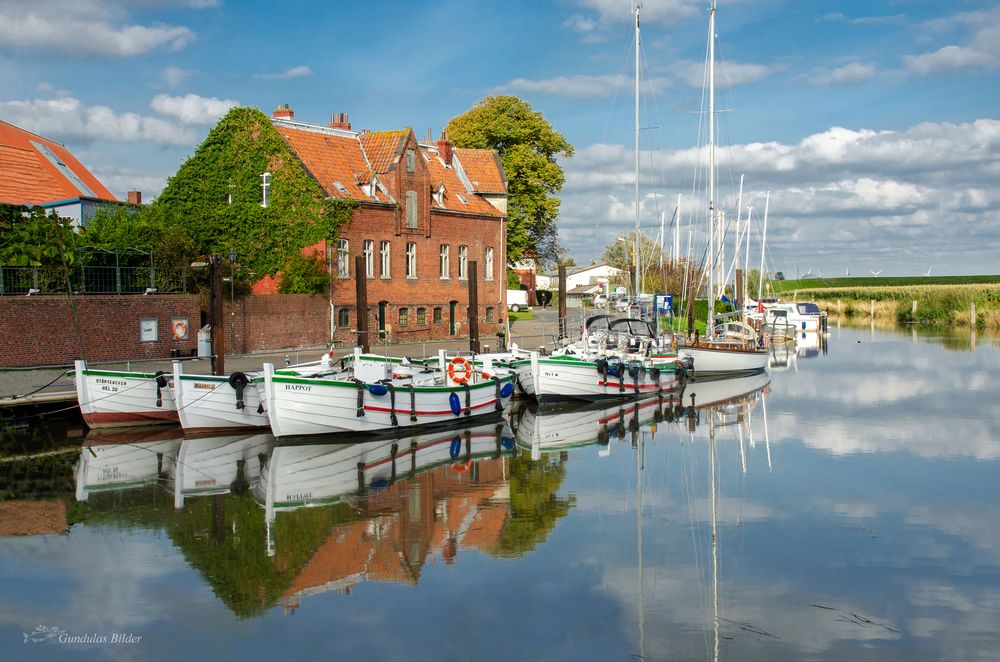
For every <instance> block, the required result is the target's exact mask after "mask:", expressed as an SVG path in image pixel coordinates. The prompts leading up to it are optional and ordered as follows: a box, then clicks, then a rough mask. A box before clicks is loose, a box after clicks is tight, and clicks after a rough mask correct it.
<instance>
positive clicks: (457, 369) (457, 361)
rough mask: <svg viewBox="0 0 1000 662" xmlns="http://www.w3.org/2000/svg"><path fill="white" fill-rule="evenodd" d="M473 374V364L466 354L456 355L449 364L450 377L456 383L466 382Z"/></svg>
mask: <svg viewBox="0 0 1000 662" xmlns="http://www.w3.org/2000/svg"><path fill="white" fill-rule="evenodd" d="M471 375H472V364H471V363H469V359H467V358H465V357H464V356H456V357H455V358H453V359H452V360H451V363H449V364H448V377H450V378H451V380H452V381H453V382H455V383H456V384H464V383H466V382H467V381H469V377H470V376H471Z"/></svg>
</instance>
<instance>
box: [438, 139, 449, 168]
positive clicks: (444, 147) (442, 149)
mask: <svg viewBox="0 0 1000 662" xmlns="http://www.w3.org/2000/svg"><path fill="white" fill-rule="evenodd" d="M451 148H452V144H451V141H450V140H448V134H447V133H445V132H444V131H442V132H441V137H440V138H438V155H439V156H440V157H441V160H442V161H444V164H445V165H448V166H450V165H451Z"/></svg>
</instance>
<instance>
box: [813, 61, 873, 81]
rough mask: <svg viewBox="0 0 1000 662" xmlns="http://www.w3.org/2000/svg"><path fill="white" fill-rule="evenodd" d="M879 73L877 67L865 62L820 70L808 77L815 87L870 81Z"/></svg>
mask: <svg viewBox="0 0 1000 662" xmlns="http://www.w3.org/2000/svg"><path fill="white" fill-rule="evenodd" d="M876 73H878V72H877V70H876V69H875V65H872V64H868V63H865V62H849V63H847V64H845V65H843V66H841V67H836V68H834V69H820V70H817V71H814V72H813V73H812V74H810V75H809V76H808V80H809V82H810V83H812V84H813V85H849V84H851V83H860V82H861V81H865V80H868V79H869V78H872V77H874V76H875V74H876Z"/></svg>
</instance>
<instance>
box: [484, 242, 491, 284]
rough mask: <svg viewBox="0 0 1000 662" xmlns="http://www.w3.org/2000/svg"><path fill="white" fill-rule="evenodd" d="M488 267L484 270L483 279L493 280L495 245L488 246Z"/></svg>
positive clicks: (486, 260)
mask: <svg viewBox="0 0 1000 662" xmlns="http://www.w3.org/2000/svg"><path fill="white" fill-rule="evenodd" d="M484 261H485V262H486V268H485V269H484V270H483V280H493V247H492V246H487V247H486V259H485V260H484Z"/></svg>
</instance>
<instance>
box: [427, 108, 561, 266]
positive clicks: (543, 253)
mask: <svg viewBox="0 0 1000 662" xmlns="http://www.w3.org/2000/svg"><path fill="white" fill-rule="evenodd" d="M445 131H446V132H447V134H448V137H449V138H450V139H451V140H452V142H454V144H455V145H457V146H458V147H469V148H477V149H495V150H496V151H497V152H498V153H499V155H500V162H501V163H502V164H503V168H504V172H505V173H506V175H507V260H508V262H509V263H511V264H513V263H514V262H517V261H518V260H519V259H521V258H522V257H523V256H525V255H531V254H534V255H537V256H538V258H539V259H540V260H541V261H542V262H543V263H547V264H551V263H553V262H554V261H555V260H556V259H557V257H558V247H559V236H558V231H557V229H556V219H557V217H558V215H559V198H557V197H556V195H557V194H558V193H559V192H560V191H561V190H562V187H563V184H564V183H565V181H566V176H565V175H564V174H563V170H562V168H561V167H560V166H559V163H558V162H557V158H558V157H559V156H560V155H561V156H563V157H570V156H573V146H572V145H571V144H570V143H569V141H567V140H566V138H565V137H563V135H562V134H560V133H559V132H557V131H556V130H555V129H553V128H552V125H551V124H549V123H548V121H547V120H546V119H545V117H543V116H542V114H541V113H540V112H538V111H535V110H533V109H532V108H531V105H530V104H529V103H528V102H526V101H524V100H522V99H519V98H517V97H515V96H506V95H503V96H490V97H486V98H485V99H481V100H480V101H477V102H476V103H475V105H473V107H472V108H471V109H470V110H468V111H466V112H465V113H463V114H462V115H459V116H458V117H454V118H452V120H451V121H450V122H448V126H447V127H446V128H445Z"/></svg>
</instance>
